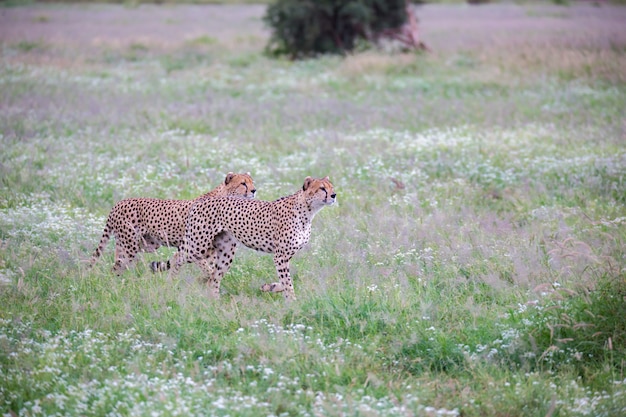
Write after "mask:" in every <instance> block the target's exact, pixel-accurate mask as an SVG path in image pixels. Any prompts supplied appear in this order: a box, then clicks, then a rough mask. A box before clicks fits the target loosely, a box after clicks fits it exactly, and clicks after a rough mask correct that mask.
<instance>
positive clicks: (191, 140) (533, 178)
mask: <svg viewBox="0 0 626 417" xmlns="http://www.w3.org/2000/svg"><path fill="white" fill-rule="evenodd" d="M106 7H107V9H106V10H109V11H111V10H116V11H117V12H118V13H120V16H122V18H121V19H120V20H119V22H126V21H127V20H128V19H126V17H125V16H126V14H128V13H136V12H137V13H138V12H142V13H144V12H145V13H154V12H155V11H156V10H159V9H156V8H155V9H154V10H153V11H150V10H148V11H147V12H146V11H145V10H143V11H142V9H141V8H139V9H137V10H134V9H133V10H129V9H128V8H125V7H123V6H106ZM108 7H110V8H108ZM246 7H247V6H246ZM529 7H532V9H529ZM585 7H586V6H580V5H577V4H572V5H570V6H569V7H567V8H563V11H561V9H559V11H558V16H557V17H556V18H555V16H554V13H555V12H554V10H555V9H554V8H553V7H552V6H542V5H538V4H532V6H525V5H519V6H514V5H508V6H498V5H483V6H480V7H477V8H471V9H470V10H469V11H467V10H465V9H464V10H463V11H464V13H466V14H462V17H461V15H460V14H459V12H460V9H458V8H457V6H451V5H448V6H432V7H431V6H425V8H423V9H420V10H422V11H420V21H421V22H423V26H424V28H428V29H427V30H425V31H424V33H423V36H424V41H425V42H426V43H427V44H429V46H431V47H432V48H433V49H434V50H435V52H434V53H431V54H422V53H420V54H411V53H409V54H389V53H383V52H378V51H375V50H366V51H363V52H360V53H358V54H355V55H351V56H348V57H346V58H339V57H319V58H317V59H315V60H307V61H300V62H291V61H287V60H272V59H269V58H268V57H266V56H265V55H264V54H263V42H264V38H260V37H259V35H258V33H257V32H254V30H252V29H250V33H248V32H247V30H248V28H249V26H247V25H249V24H250V22H251V21H253V19H251V18H250V17H249V16H247V17H242V18H241V19H242V22H241V31H240V33H236V34H233V35H232V36H233V37H232V38H228V39H225V38H224V37H222V36H218V35H220V34H215V33H211V32H207V33H206V34H201V33H193V35H192V36H191V37H181V38H180V39H179V38H175V37H172V38H171V39H170V42H171V43H169V44H163V43H160V41H159V40H158V37H157V34H154V38H152V37H150V36H145V35H143V36H142V37H141V38H140V39H139V38H132V39H128V42H109V43H107V42H104V41H102V42H100V43H94V44H90V45H88V46H84V45H82V44H81V45H82V46H81V45H79V46H74V45H73V44H72V43H71V42H69V41H60V40H58V39H57V38H53V37H45V36H42V37H40V38H37V39H38V40H33V39H31V38H28V37H25V38H24V39H11V40H10V41H9V40H7V41H3V42H2V45H1V48H0V85H1V91H2V93H0V127H1V130H0V142H1V149H2V150H1V152H0V305H2V308H0V412H1V413H2V414H3V415H11V413H15V414H17V415H29V416H36V415H54V414H58V415H77V416H78V415H80V416H88V415H94V416H100V415H113V414H118V415H133V416H134V415H146V416H147V415H150V416H153V415H167V416H169V415H185V416H188V415H210V416H226V415H229V416H259V415H267V416H269V415H274V416H292V415H293V416H318V415H324V416H407V415H408V416H413V415H415V416H445V415H448V416H461V415H462V416H544V415H552V416H586V415H598V416H603V415H604V416H612V415H621V414H623V413H624V412H625V410H626V387H625V384H626V376H625V375H624V363H625V361H626V324H625V323H626V319H625V317H626V311H624V306H625V305H626V303H625V301H626V298H625V297H626V262H625V258H624V256H625V255H624V247H626V208H625V207H626V206H625V205H626V142H625V141H624V114H626V78H624V73H623V70H622V69H621V68H623V65H624V64H625V63H626V55H625V51H626V47H625V45H626V39H624V37H623V36H621V33H622V32H623V31H621V26H620V25H619V24H620V23H621V21H620V19H617V18H616V19H614V20H615V21H613V20H602V19H603V18H604V17H606V16H605V15H604V14H603V13H605V10H608V12H610V14H611V15H612V16H617V17H619V16H622V15H623V14H624V10H623V9H622V8H619V7H611V6H603V7H602V8H592V7H588V8H585ZM605 7H606V8H609V7H610V9H606V8H605ZM30 8H36V9H37V10H36V12H35V13H34V16H46V17H47V20H46V21H45V24H42V23H41V21H38V19H36V18H35V19H30V20H27V21H29V22H30V24H32V25H33V26H34V27H38V28H44V29H46V28H49V27H52V28H54V25H59V24H61V23H59V22H60V20H59V15H58V14H57V13H58V11H59V10H58V9H60V11H61V12H62V11H64V10H66V9H70V10H72V11H73V12H74V13H79V12H80V13H82V15H81V19H84V20H85V21H89V20H90V19H91V18H93V17H94V16H95V15H92V14H90V13H92V12H93V11H90V9H84V10H83V9H81V8H80V7H77V6H67V5H55V6H42V5H38V6H24V8H11V9H7V10H8V12H9V13H19V12H21V11H24V10H26V11H28V10H30ZM81 10H82V12H81ZM194 10H195V12H196V13H200V12H202V9H201V8H199V9H194ZM228 10H231V9H228ZM232 10H235V9H232ZM237 10H240V9H237ZM241 10H244V9H241ZM529 10H531V11H532V12H529ZM503 11H504V12H506V13H508V16H509V17H510V18H513V17H514V18H515V19H518V20H515V22H517V23H516V24H518V31H516V32H515V33H516V36H515V37H508V38H507V37H504V38H501V37H498V36H500V35H501V36H505V35H504V33H505V32H506V31H505V29H506V27H504V29H502V32H498V30H499V29H498V27H495V26H491V30H492V31H494V32H488V31H486V30H485V29H484V28H483V27H482V25H481V24H480V23H476V24H474V23H472V22H480V21H481V19H487V18H493V17H494V16H499V14H500V13H502V12H503ZM422 13H423V15H422ZM183 15H184V14H183ZM11 16H12V15H11ZM11 16H9V17H11ZM455 16H456V17H455ZM176 19H181V18H179V17H177V18H176ZM207 19H208V21H207V25H208V26H209V27H210V26H211V23H212V22H211V20H210V19H211V17H210V16H209V17H207ZM448 19H458V21H455V22H457V23H458V24H459V25H461V24H468V25H469V26H467V28H468V29H467V32H468V34H470V35H472V36H474V37H473V38H471V39H473V40H472V41H471V42H472V43H471V44H463V43H461V44H458V39H456V36H457V34H456V32H455V29H454V27H455V26H454V25H452V26H450V25H449V24H447V23H446V24H442V23H441V22H447V21H448ZM131 20H132V19H131ZM155 21H163V19H160V20H159V19H155ZM546 21H548V23H546ZM598 21H601V22H603V23H602V25H601V26H597V24H598V23H597V22H598ZM468 22H469V23H468ZM537 22H542V23H541V24H537ZM557 22H558V23H557ZM213 23H214V24H219V22H217V21H216V22H213ZM0 24H1V22H0ZM120 24H122V23H120ZM184 24H186V23H185V22H184V21H180V22H179V21H178V20H177V21H176V25H184ZM613 24H616V25H618V26H611V25H613ZM164 25H165V26H167V25H170V26H172V25H173V23H168V22H165V23H164ZM552 25H555V26H552ZM594 25H595V26H594ZM580 27H586V28H588V30H589V33H588V36H586V37H584V38H580V37H577V36H578V34H579V29H580ZM529 28H530V29H529ZM538 28H539V29H538ZM618 29H620V30H618ZM530 30H532V33H533V35H532V36H531V37H529V38H528V39H527V40H525V41H523V42H521V43H515V42H519V36H518V35H519V34H520V33H522V34H523V33H527V32H525V31H530ZM253 32H254V33H253ZM60 33H62V31H61V32H60ZM494 33H496V34H498V36H496V35H494ZM506 33H508V32H506ZM494 39H497V40H498V41H497V42H493V40H494ZM68 63H71V65H69V64H68ZM229 171H241V172H245V171H249V172H251V174H252V176H253V178H254V179H255V184H256V187H257V189H258V193H257V195H258V198H261V199H265V200H271V199H275V198H278V197H281V196H284V195H287V194H291V193H293V192H295V191H296V190H297V189H299V188H300V187H301V186H302V182H303V180H304V178H305V177H306V176H307V175H312V176H316V177H322V176H325V175H329V176H330V179H331V181H332V182H333V184H334V185H335V188H336V192H337V195H338V205H336V206H334V207H330V208H326V209H324V210H322V211H321V212H320V213H319V214H318V215H317V216H316V218H315V220H314V222H313V233H312V238H311V242H310V243H309V245H308V246H307V247H306V248H305V249H304V250H302V251H301V252H300V253H299V254H298V255H296V257H294V259H293V260H292V276H293V277H294V280H295V291H296V295H297V297H298V298H297V300H296V301H295V302H293V303H289V304H286V303H285V302H284V301H283V299H282V296H280V294H278V295H276V294H266V293H261V292H260V290H259V287H260V285H261V284H263V283H265V282H271V281H274V280H275V277H276V271H275V269H274V266H273V262H272V258H271V257H270V256H267V255H262V254H260V253H255V252H252V251H249V250H246V249H240V250H239V252H238V254H237V256H236V258H235V261H234V263H233V266H232V268H231V270H230V271H229V272H228V274H227V275H226V276H225V278H224V280H223V282H222V289H221V297H220V299H219V300H214V299H211V298H209V297H208V291H207V289H206V288H205V286H204V285H203V284H202V283H201V282H200V281H199V279H198V276H199V275H200V274H199V270H198V269H197V268H196V267H195V266H193V265H187V266H185V267H184V268H183V269H182V271H181V274H180V276H179V277H178V278H177V279H175V280H170V279H169V278H168V277H167V275H166V274H156V275H153V274H152V273H151V272H150V270H149V267H148V264H149V262H151V261H153V260H157V259H166V258H168V257H170V256H171V255H172V254H173V253H174V251H173V249H168V248H161V249H160V250H159V252H158V253H156V254H142V255H141V256H140V259H139V261H138V263H137V264H136V266H135V267H133V268H132V269H130V270H129V271H127V272H125V273H124V274H123V275H122V276H120V277H118V276H115V275H114V274H113V273H112V272H111V266H112V264H113V251H114V250H113V244H112V243H110V244H109V246H108V248H107V250H106V251H105V254H104V255H103V257H102V258H101V259H100V260H99V262H98V263H97V264H96V265H95V267H94V268H93V269H88V268H87V263H86V261H87V260H88V259H89V257H90V255H91V253H92V251H93V250H94V249H95V247H96V245H97V243H98V241H99V238H100V235H101V233H102V228H103V227H104V222H105V219H106V216H107V214H108V211H109V210H110V208H111V207H112V206H113V204H114V203H115V202H116V201H118V200H120V199H122V198H126V197H132V196H145V197H159V198H193V197H195V196H197V195H200V194H202V193H205V192H206V191H207V190H209V189H212V188H214V187H215V186H216V185H217V184H218V183H219V182H220V181H222V180H223V178H224V175H225V173H227V172H229Z"/></svg>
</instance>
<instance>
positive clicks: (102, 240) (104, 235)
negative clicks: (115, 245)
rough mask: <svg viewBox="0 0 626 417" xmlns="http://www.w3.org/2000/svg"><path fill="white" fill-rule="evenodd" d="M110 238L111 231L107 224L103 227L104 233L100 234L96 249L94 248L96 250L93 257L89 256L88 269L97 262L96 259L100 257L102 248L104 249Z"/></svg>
mask: <svg viewBox="0 0 626 417" xmlns="http://www.w3.org/2000/svg"><path fill="white" fill-rule="evenodd" d="M110 238H111V229H110V228H109V224H108V223H107V225H106V226H104V231H103V232H102V237H101V238H100V243H99V244H98V247H97V248H96V250H95V251H93V255H92V256H91V261H90V262H89V266H90V267H93V266H94V265H95V263H96V261H97V260H98V258H99V257H100V255H102V252H104V248H106V246H107V243H109V239H110Z"/></svg>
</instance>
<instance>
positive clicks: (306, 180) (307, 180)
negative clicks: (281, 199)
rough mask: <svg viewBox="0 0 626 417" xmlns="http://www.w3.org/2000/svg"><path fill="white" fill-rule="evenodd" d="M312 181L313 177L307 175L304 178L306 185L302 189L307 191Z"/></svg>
mask: <svg viewBox="0 0 626 417" xmlns="http://www.w3.org/2000/svg"><path fill="white" fill-rule="evenodd" d="M311 182H313V178H311V177H306V178H305V179H304V185H303V186H302V191H306V189H307V188H309V186H310V185H311Z"/></svg>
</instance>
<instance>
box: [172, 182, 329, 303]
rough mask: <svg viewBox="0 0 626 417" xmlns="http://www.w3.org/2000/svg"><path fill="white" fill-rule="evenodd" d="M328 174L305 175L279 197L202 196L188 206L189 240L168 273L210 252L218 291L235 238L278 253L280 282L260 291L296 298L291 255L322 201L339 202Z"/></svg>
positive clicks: (213, 292)
mask: <svg viewBox="0 0 626 417" xmlns="http://www.w3.org/2000/svg"><path fill="white" fill-rule="evenodd" d="M335 198H336V194H335V191H334V188H333V185H332V184H331V183H330V181H329V179H328V177H325V178H322V179H315V178H311V177H307V178H306V179H305V180H304V185H303V186H302V190H299V191H298V192H296V193H295V194H292V195H289V196H286V197H282V198H280V199H278V200H276V201H260V200H244V199H241V198H230V197H220V198H211V199H205V200H202V201H198V202H197V203H196V204H195V205H194V206H193V207H192V208H191V209H190V210H189V217H188V219H187V227H186V231H185V239H184V241H183V242H182V244H181V245H180V246H179V251H178V252H177V253H176V254H175V255H174V258H173V259H174V261H173V263H172V268H171V271H170V275H175V274H176V273H177V272H178V270H179V268H180V267H181V266H182V264H184V263H192V262H195V263H198V262H204V261H205V260H206V259H207V257H212V262H213V266H214V267H212V268H210V270H207V269H206V268H203V270H204V271H205V272H207V273H208V276H207V279H208V285H209V291H210V293H211V295H212V296H214V297H218V296H219V289H220V281H221V280H222V277H223V276H224V274H225V273H226V272H227V271H228V269H229V268H230V265H231V262H232V260H233V256H234V251H233V250H232V249H233V248H234V247H235V246H236V245H237V242H241V243H243V244H244V245H246V246H247V247H249V248H252V249H255V250H258V251H261V252H266V253H273V254H274V265H275V266H276V271H277V272H278V278H279V282H274V283H271V284H264V285H263V286H262V287H261V290H262V291H269V292H283V295H284V297H285V299H287V300H292V299H295V293H294V290H293V283H292V281H291V276H290V272H289V260H290V259H291V258H292V257H293V256H294V255H295V254H296V252H298V251H299V250H300V249H301V248H302V247H303V246H304V245H305V244H306V243H307V242H308V241H309V237H310V236H311V221H312V220H313V217H314V216H315V214H316V213H317V212H318V211H320V210H321V209H322V208H323V207H324V206H328V205H331V204H333V203H334V202H335Z"/></svg>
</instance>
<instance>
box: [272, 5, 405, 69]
mask: <svg viewBox="0 0 626 417" xmlns="http://www.w3.org/2000/svg"><path fill="white" fill-rule="evenodd" d="M406 18H407V14H406V1H405V0H318V1H311V0H277V1H276V3H274V4H272V5H270V6H269V7H268V8H267V12H266V14H265V16H264V18H263V19H264V21H265V23H266V24H267V25H268V26H269V27H270V28H271V30H272V36H271V38H270V41H269V44H268V47H267V50H268V52H269V53H270V54H273V55H289V56H291V57H292V58H300V57H306V56H312V55H315V54H319V53H345V52H346V51H351V50H352V49H354V47H355V46H356V44H357V41H358V40H359V39H365V40H366V39H368V38H369V37H370V35H371V34H373V33H378V32H380V31H383V30H385V29H392V28H398V27H400V26H402V24H403V23H404V22H405V21H406Z"/></svg>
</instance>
